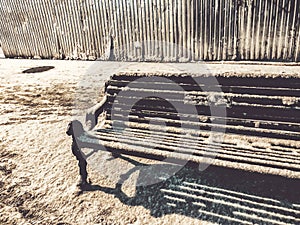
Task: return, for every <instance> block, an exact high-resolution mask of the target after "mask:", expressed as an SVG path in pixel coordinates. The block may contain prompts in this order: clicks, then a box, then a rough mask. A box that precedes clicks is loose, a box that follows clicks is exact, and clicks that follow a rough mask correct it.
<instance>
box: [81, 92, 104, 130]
mask: <svg viewBox="0 0 300 225" xmlns="http://www.w3.org/2000/svg"><path fill="white" fill-rule="evenodd" d="M106 100H107V96H106V95H104V97H103V99H102V100H101V101H100V102H99V103H97V104H96V105H94V106H93V107H91V108H89V109H88V110H87V113H86V117H85V122H86V126H87V129H88V130H91V129H93V128H94V127H95V126H96V124H97V123H98V117H99V115H100V114H101V113H103V112H104V111H105V107H106Z"/></svg>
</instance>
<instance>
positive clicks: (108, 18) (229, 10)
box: [0, 0, 300, 62]
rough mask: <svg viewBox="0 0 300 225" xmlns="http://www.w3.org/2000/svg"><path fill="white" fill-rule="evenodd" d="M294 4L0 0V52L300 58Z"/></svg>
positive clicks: (274, 0) (297, 1)
mask: <svg viewBox="0 0 300 225" xmlns="http://www.w3.org/2000/svg"><path fill="white" fill-rule="evenodd" d="M299 11H300V0H265V1H261V0H238V1H237V0H135V1H133V0H113V1H109V0H68V1H67V0H55V1H53V0H35V1H32V0H24V1H17V0H2V1H1V2H0V16H1V21H0V36H1V42H2V48H3V51H4V53H5V55H6V56H7V57H17V56H19V57H34V56H40V57H42V58H58V59H61V58H74V59H78V58H80V59H96V58H101V59H103V60H108V59H113V58H115V59H116V60H130V61H134V60H143V61H167V62H175V61H198V60H274V61H300V12H299ZM111 48H113V50H111Z"/></svg>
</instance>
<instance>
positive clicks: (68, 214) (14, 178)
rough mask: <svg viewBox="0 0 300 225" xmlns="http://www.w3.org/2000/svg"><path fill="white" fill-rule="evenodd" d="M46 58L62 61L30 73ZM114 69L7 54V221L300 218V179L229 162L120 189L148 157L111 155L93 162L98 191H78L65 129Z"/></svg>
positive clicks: (1, 90)
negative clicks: (235, 167)
mask: <svg viewBox="0 0 300 225" xmlns="http://www.w3.org/2000/svg"><path fill="white" fill-rule="evenodd" d="M42 65H47V66H55V68H54V69H52V70H50V71H47V72H42V73H34V74H24V73H22V71H23V70H25V69H28V68H31V67H35V66H42ZM105 65H106V66H107V67H108V68H117V67H118V66H119V64H118V65H116V64H113V63H112V64H109V63H107V64H105ZM108 76H109V75H108V73H105V72H103V70H101V66H100V67H98V66H95V62H79V61H47V60H46V61H38V60H12V59H0V112H1V113H0V125H1V132H0V151H1V152H0V224H57V225H58V224H60V225H63V224H74V225H75V224H136V225H138V224H300V185H299V184H300V183H299V180H292V179H286V178H283V177H277V176H270V175H263V174H256V173H248V172H243V171H235V170H230V169H225V168H217V167H209V168H208V169H207V170H206V171H204V172H199V171H196V170H193V169H188V168H183V169H181V170H180V171H179V172H178V173H177V174H176V175H174V176H172V177H170V178H167V179H164V180H163V181H162V182H161V183H157V184H153V185H150V186H145V187H137V188H135V186H134V185H133V184H131V183H130V182H129V183H127V184H124V185H123V186H122V187H119V186H118V185H116V184H117V181H118V179H119V178H120V176H121V175H122V174H124V171H129V170H130V169H132V168H134V166H136V165H140V164H139V162H137V161H134V160H130V159H128V158H126V157H124V158H119V159H115V160H117V161H109V160H108V159H107V155H105V154H106V153H103V160H104V161H107V165H104V166H103V173H100V172H99V171H96V170H93V169H92V168H91V167H89V174H90V176H89V177H90V180H91V182H92V184H93V185H94V186H93V189H91V190H90V191H86V192H84V193H83V194H81V195H78V193H77V188H76V182H77V179H78V177H77V170H78V168H77V164H76V160H75V158H74V157H73V155H72V153H71V149H70V146H71V139H70V138H69V137H68V136H67V135H66V133H65V132H66V127H67V124H68V122H69V121H70V120H71V119H72V117H73V115H74V113H78V112H77V111H74V109H75V108H76V109H78V107H76V104H77V103H78V102H79V101H78V99H77V95H78V93H79V92H78V90H84V93H89V94H87V95H86V96H84V94H83V93H81V94H80V96H81V98H80V104H79V105H80V106H84V107H85V106H86V105H92V104H93V103H95V101H96V100H97V98H99V96H98V95H99V93H100V89H101V86H103V85H104V81H105V80H106V79H108ZM91 83H93V84H94V85H93V88H90V87H91V86H90V84H91ZM95 83H97V84H95ZM91 96H92V97H91ZM81 103H84V104H83V105H82V104H81ZM84 107H82V108H84ZM116 164H118V165H119V167H118V169H117V170H116V168H114V170H113V171H114V174H113V175H112V174H110V173H112V172H110V171H109V168H112V167H113V166H114V165H116ZM105 166H107V167H105ZM104 167H105V168H106V169H105V168H104ZM107 168H108V169H107ZM129 175H130V174H129ZM129 175H128V176H129ZM139 176H142V171H140V174H139Z"/></svg>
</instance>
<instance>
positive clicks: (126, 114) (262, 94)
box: [76, 72, 300, 178]
mask: <svg viewBox="0 0 300 225" xmlns="http://www.w3.org/2000/svg"><path fill="white" fill-rule="evenodd" d="M213 77H214V79H216V80H217V83H211V82H210V79H211V75H207V74H185V73H178V74H174V73H169V74H166V73H163V74H159V73H153V74H150V73H147V74H146V73H143V72H134V73H128V72H127V73H125V72H124V73H119V74H116V75H113V76H112V77H111V78H110V80H109V81H108V82H107V83H106V85H105V95H104V98H103V100H102V102H100V103H99V104H97V105H96V106H94V107H92V108H91V109H89V110H88V113H87V115H86V122H87V124H88V128H87V129H86V130H85V131H84V132H79V133H77V134H76V142H77V143H78V146H79V147H80V148H91V149H94V151H98V150H107V151H110V152H113V153H114V154H125V155H130V156H137V157H142V158H147V159H148V158H149V159H155V160H165V159H168V160H167V161H168V162H170V163H186V162H187V161H188V162H193V164H200V163H203V162H206V161H205V159H207V158H210V159H213V160H211V161H209V163H211V164H213V165H217V166H223V167H231V168H236V169H243V170H248V171H255V172H261V173H268V174H276V175H281V176H285V177H290V178H300V141H299V140H300V100H299V98H300V77H299V76H298V75H295V76H293V75H286V76H280V75H272V76H266V75H265V74H261V75H258V74H255V75H253V74H252V75H251V73H248V74H235V75H232V74H231V75H228V74H222V73H220V74H214V76H213ZM151 79H152V80H151ZM168 80H169V81H170V82H168ZM197 80H198V81H200V82H201V83H200V85H199V83H198V82H195V81H197ZM178 87H179V88H178ZM216 90H221V91H222V93H220V92H216ZM218 108H220V109H222V110H224V109H225V114H222V113H221V114H220V115H221V116H220V115H213V113H212V111H213V110H214V109H218ZM194 109H195V110H196V113H197V114H195V111H193V110H194ZM212 132H214V133H213V135H214V134H216V135H217V136H218V134H219V136H220V137H222V138H220V139H216V140H214V141H211V135H212ZM223 133H224V135H223ZM204 156H205V157H204Z"/></svg>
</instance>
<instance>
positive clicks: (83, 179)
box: [66, 120, 88, 188]
mask: <svg viewBox="0 0 300 225" xmlns="http://www.w3.org/2000/svg"><path fill="white" fill-rule="evenodd" d="M74 131H75V132H74ZM82 132H83V127H82V124H81V123H80V122H79V121H77V120H75V121H72V122H70V123H69V125H68V129H67V132H66V133H67V135H69V136H72V153H73V155H74V156H75V157H76V159H77V161H78V167H79V175H80V180H79V183H78V186H79V187H80V188H83V187H84V186H86V185H88V182H87V176H88V173H87V169H86V168H87V162H86V159H85V158H84V157H83V155H82V153H81V150H80V148H79V146H78V144H77V142H76V135H75V134H77V135H80V134H81V133H82Z"/></svg>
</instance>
